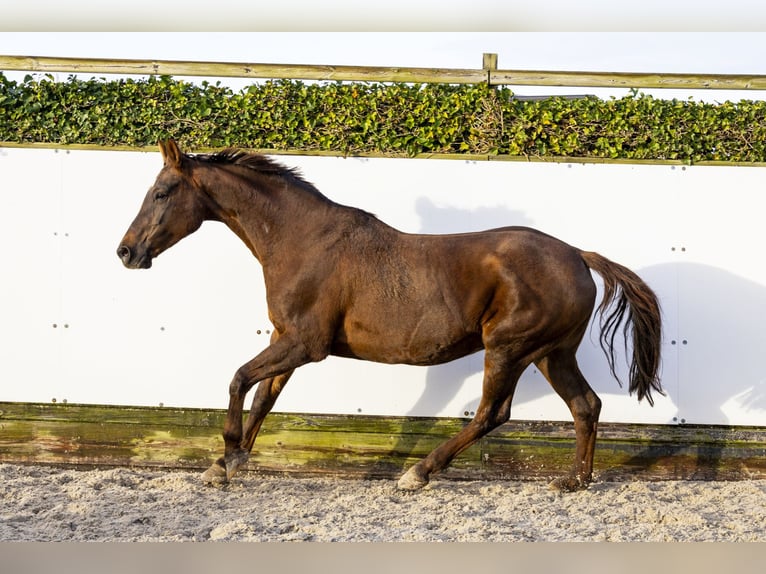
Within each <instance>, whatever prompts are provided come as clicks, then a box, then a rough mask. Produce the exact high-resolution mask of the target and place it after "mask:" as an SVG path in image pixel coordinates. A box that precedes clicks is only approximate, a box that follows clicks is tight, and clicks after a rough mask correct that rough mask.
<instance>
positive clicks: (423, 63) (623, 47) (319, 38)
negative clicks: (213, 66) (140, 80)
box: [0, 3, 766, 101]
mask: <svg viewBox="0 0 766 574" xmlns="http://www.w3.org/2000/svg"><path fill="white" fill-rule="evenodd" d="M764 4H765V5H766V3H764ZM764 28H766V26H764ZM485 52H492V53H496V54H498V67H499V68H501V69H517V70H524V69H526V70H564V71H571V70H579V71H608V72H656V73H669V72H679V73H701V74H702V73H706V74H754V75H755V74H757V75H766V58H764V57H763V55H764V54H766V32H741V31H736V32H706V31H704V32H699V31H696V32H695V31H684V32H654V31H652V32H592V31H575V32H558V31H534V32H514V31H510V32H492V31H481V32H440V31H436V32H391V31H386V32H328V31H320V32H295V31H287V32H263V31H254V32H183V31H181V32H179V31H174V32H147V31H139V32H93V31H86V32H82V31H79V32H78V31H69V32H45V31H42V32H41V31H37V32H16V31H0V54H2V55H25V56H68V57H78V58H87V57H94V58H129V59H157V60H191V61H195V60H201V61H229V62H253V63H275V64H328V65H360V66H400V67H434V68H480V67H481V65H482V54H483V53H485ZM7 75H10V74H7ZM66 75H67V74H62V76H63V77H66ZM20 76H22V77H23V73H20ZM226 82H228V83H229V84H230V85H232V86H233V87H234V88H238V87H240V86H241V85H244V83H246V82H245V81H240V82H238V81H237V80H226ZM583 91H585V92H587V93H594V90H593V89H580V90H573V89H571V88H562V89H559V90H557V89H555V88H549V87H548V88H525V89H524V90H522V92H523V93H524V94H530V95H534V94H539V93H546V94H550V93H581V92H583ZM623 93H624V90H623V91H614V92H613V91H602V92H599V93H598V95H604V94H614V95H616V96H620V95H622V94H623ZM652 93H653V95H666V96H668V97H679V98H685V97H689V96H692V97H693V98H695V99H702V100H704V99H708V100H711V99H712V100H715V101H723V100H725V99H733V100H738V99H743V98H752V99H763V98H764V94H762V93H761V92H752V91H751V92H733V93H732V92H721V91H709V92H690V91H683V90H680V91H661V92H652Z"/></svg>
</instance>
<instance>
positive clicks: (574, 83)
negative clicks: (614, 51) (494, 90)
mask: <svg viewBox="0 0 766 574" xmlns="http://www.w3.org/2000/svg"><path fill="white" fill-rule="evenodd" d="M489 83H490V84H491V85H494V86H497V85H517V86H563V87H581V88H654V89H657V88H659V89H664V88H667V89H676V90H677V89H695V90H764V89H766V76H760V75H755V74H655V73H641V72H585V71H583V72H579V71H573V72H557V71H549V70H490V71H489Z"/></svg>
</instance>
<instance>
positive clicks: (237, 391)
mask: <svg viewBox="0 0 766 574" xmlns="http://www.w3.org/2000/svg"><path fill="white" fill-rule="evenodd" d="M250 387H252V384H251V383H250V379H249V377H248V376H247V373H246V372H245V370H244V369H242V368H240V369H238V370H237V372H236V373H235V374H234V378H233V379H232V380H231V383H230V384H229V396H230V397H240V396H245V395H246V394H247V391H249V390H250Z"/></svg>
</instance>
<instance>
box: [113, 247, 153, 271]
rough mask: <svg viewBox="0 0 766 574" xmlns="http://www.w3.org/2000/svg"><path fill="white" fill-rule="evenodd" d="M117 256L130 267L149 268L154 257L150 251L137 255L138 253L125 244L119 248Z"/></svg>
mask: <svg viewBox="0 0 766 574" xmlns="http://www.w3.org/2000/svg"><path fill="white" fill-rule="evenodd" d="M117 257H119V258H120V260H121V261H122V264H123V265H124V266H125V267H127V268H128V269H149V268H150V267H151V266H152V258H151V257H150V256H149V254H148V253H144V254H143V255H141V256H139V257H136V254H134V253H133V251H132V250H131V249H130V247H128V246H127V245H125V244H122V245H120V246H119V247H118V248H117Z"/></svg>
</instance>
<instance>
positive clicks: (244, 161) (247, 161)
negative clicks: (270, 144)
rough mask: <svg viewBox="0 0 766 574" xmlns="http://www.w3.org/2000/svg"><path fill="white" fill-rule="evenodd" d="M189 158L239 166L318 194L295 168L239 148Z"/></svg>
mask: <svg viewBox="0 0 766 574" xmlns="http://www.w3.org/2000/svg"><path fill="white" fill-rule="evenodd" d="M190 157H191V158H192V159H196V160H199V161H203V162H206V163H211V164H218V165H233V166H241V167H246V168H248V169H252V170H253V171H257V172H258V173H262V174H264V175H273V176H277V177H285V178H288V179H290V180H292V181H294V182H295V183H299V184H301V185H302V186H305V187H308V188H310V189H312V190H313V191H315V192H317V193H318V190H317V189H316V188H315V187H314V185H312V184H311V183H309V182H308V181H306V180H305V179H304V178H303V175H302V174H301V172H300V170H299V169H298V168H297V167H287V166H286V165H284V164H282V163H280V162H278V161H276V160H274V159H271V158H270V157H267V156H265V155H262V154H259V153H251V152H247V151H245V150H242V149H239V148H226V149H224V150H221V151H218V152H215V153H211V154H196V155H193V156H190Z"/></svg>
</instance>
